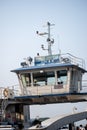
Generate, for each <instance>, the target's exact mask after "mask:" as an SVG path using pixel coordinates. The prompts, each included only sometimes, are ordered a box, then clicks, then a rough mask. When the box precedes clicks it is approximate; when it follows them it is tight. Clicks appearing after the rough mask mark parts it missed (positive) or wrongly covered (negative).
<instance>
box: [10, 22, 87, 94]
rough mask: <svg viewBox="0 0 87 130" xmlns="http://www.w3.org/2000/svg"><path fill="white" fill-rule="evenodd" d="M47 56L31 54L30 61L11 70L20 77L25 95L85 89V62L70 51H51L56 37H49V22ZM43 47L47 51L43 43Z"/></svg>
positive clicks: (72, 91) (28, 59)
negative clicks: (58, 52)
mask: <svg viewBox="0 0 87 130" xmlns="http://www.w3.org/2000/svg"><path fill="white" fill-rule="evenodd" d="M47 25H48V33H39V32H38V31H37V34H39V35H46V34H47V35H48V38H47V42H48V49H47V50H48V55H47V56H39V54H37V56H36V57H35V58H34V65H33V66H32V65H31V63H32V58H31V57H28V58H27V62H22V63H21V65H22V68H18V69H15V70H12V72H15V73H16V74H17V76H18V80H19V83H20V88H21V94H22V95H44V94H58V93H79V92H80V91H81V90H82V76H83V74H84V73H85V72H86V70H85V62H84V60H83V59H80V58H77V57H75V56H73V55H71V54H69V53H67V54H55V55H53V54H52V50H51V45H52V44H53V42H54V40H53V39H51V37H50V26H52V25H53V24H50V23H49V22H48V23H47ZM42 49H43V50H45V48H44V45H42Z"/></svg>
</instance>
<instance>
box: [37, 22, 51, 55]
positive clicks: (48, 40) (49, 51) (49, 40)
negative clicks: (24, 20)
mask: <svg viewBox="0 0 87 130" xmlns="http://www.w3.org/2000/svg"><path fill="white" fill-rule="evenodd" d="M47 26H48V32H44V33H39V31H36V33H37V34H38V35H40V36H43V35H48V37H47V42H48V48H47V49H45V48H44V45H41V48H42V49H43V50H47V51H48V55H52V49H51V46H52V44H53V43H54V39H51V35H50V27H51V26H54V24H51V23H50V22H47Z"/></svg>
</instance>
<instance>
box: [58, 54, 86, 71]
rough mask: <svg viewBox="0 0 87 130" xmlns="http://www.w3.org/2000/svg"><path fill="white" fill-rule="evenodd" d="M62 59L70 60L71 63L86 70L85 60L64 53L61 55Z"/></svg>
mask: <svg viewBox="0 0 87 130" xmlns="http://www.w3.org/2000/svg"><path fill="white" fill-rule="evenodd" d="M60 57H61V58H68V59H69V62H70V63H73V64H75V65H78V66H79V67H82V68H84V69H85V60H84V59H82V58H79V57H76V56H74V55H72V54H70V53H64V54H61V55H60Z"/></svg>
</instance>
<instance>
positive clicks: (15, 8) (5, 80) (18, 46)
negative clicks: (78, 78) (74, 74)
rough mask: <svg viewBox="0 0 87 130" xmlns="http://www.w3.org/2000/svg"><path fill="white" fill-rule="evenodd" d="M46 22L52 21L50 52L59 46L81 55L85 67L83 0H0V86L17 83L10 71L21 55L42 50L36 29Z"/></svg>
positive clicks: (85, 5) (86, 38)
mask: <svg viewBox="0 0 87 130" xmlns="http://www.w3.org/2000/svg"><path fill="white" fill-rule="evenodd" d="M48 21H49V22H51V23H53V24H55V26H54V27H53V28H52V30H51V32H52V36H53V37H54V39H55V44H54V45H53V53H58V48H60V49H61V51H62V52H63V53H67V52H69V53H72V54H73V55H75V56H77V57H81V58H84V59H85V60H86V66H87V0H0V87H7V86H11V85H14V84H18V80H17V77H16V75H15V74H14V73H11V72H10V70H12V69H15V68H18V67H20V62H21V61H22V60H23V58H25V57H28V56H32V57H34V56H35V55H36V54H37V52H39V53H40V55H41V54H43V53H44V52H43V51H42V50H41V49H40V48H41V44H43V43H45V45H46V39H45V38H40V37H38V36H37V35H36V31H37V30H39V31H41V32H43V31H46V28H43V27H42V26H43V25H45V24H46V23H47V22H48ZM86 68H87V67H86ZM86 78H87V77H86Z"/></svg>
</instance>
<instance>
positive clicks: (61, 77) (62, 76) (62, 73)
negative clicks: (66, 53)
mask: <svg viewBox="0 0 87 130" xmlns="http://www.w3.org/2000/svg"><path fill="white" fill-rule="evenodd" d="M57 78H58V80H57V81H58V84H66V83H67V71H66V70H59V71H57Z"/></svg>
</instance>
